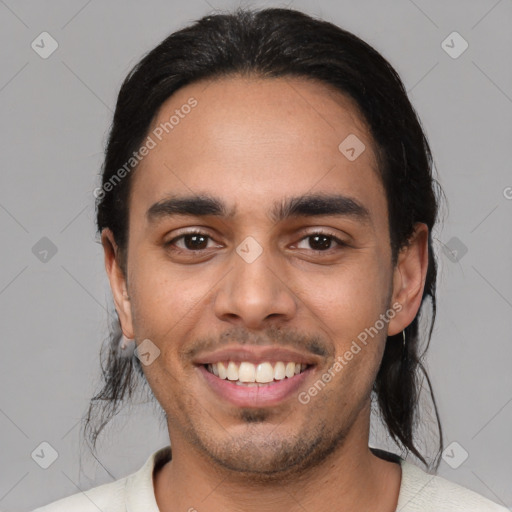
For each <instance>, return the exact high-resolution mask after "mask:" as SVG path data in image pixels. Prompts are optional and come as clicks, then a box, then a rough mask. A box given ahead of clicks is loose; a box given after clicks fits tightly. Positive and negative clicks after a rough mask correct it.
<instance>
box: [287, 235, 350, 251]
mask: <svg viewBox="0 0 512 512" xmlns="http://www.w3.org/2000/svg"><path fill="white" fill-rule="evenodd" d="M303 242H306V244H307V245H308V247H300V244H301V243H303ZM333 243H334V244H336V245H338V246H344V245H345V244H344V243H343V242H342V241H341V240H340V239H339V238H337V237H335V236H333V235H331V234H328V233H321V232H319V233H312V234H310V235H308V236H305V237H304V238H303V239H302V240H301V241H300V242H299V244H298V245H297V247H298V248H299V249H312V250H313V251H319V252H324V251H328V250H330V249H332V248H333Z"/></svg>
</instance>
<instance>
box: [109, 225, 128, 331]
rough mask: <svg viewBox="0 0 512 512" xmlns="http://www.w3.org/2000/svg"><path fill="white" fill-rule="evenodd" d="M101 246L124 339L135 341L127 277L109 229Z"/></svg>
mask: <svg viewBox="0 0 512 512" xmlns="http://www.w3.org/2000/svg"><path fill="white" fill-rule="evenodd" d="M101 245H102V246H103V251H104V254H105V269H106V271H107V275H108V280H109V281H110V288H111V289H112V295H113V297H114V304H115V307H116V311H117V314H118V316H119V320H120V322H121V329H122V331H123V335H124V337H125V338H127V339H129V340H131V339H134V335H133V323H132V312H131V304H130V297H129V296H128V288H127V283H126V276H125V275H124V272H123V270H122V269H121V267H120V265H119V249H118V247H117V244H116V242H115V240H114V235H113V233H112V231H111V230H110V229H108V228H104V229H103V230H102V232H101Z"/></svg>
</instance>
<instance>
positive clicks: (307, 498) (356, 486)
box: [154, 417, 401, 512]
mask: <svg viewBox="0 0 512 512" xmlns="http://www.w3.org/2000/svg"><path fill="white" fill-rule="evenodd" d="M368 431H369V417H368V423H367V428H366V429H363V431H361V430H359V429H358V428H357V426H356V425H355V424H354V428H352V429H351V431H350V432H349V434H348V435H347V437H346V438H345V439H344V441H343V443H342V444H341V446H339V447H337V449H336V450H335V451H334V452H333V453H331V454H330V455H329V456H328V457H326V458H325V459H324V460H323V461H322V462H321V463H320V464H317V465H316V466H315V467H311V468H308V469H307V470H304V471H302V472H301V473H300V474H297V473H293V472H291V471H290V473H288V474H287V475H284V474H276V475H275V478H272V479H269V480H267V481H266V482H265V483H263V482H261V481H258V480H257V479H254V478H251V476H250V475H247V474H241V473H235V472H232V471H229V470H226V469H225V468H217V467H215V465H214V464H213V463H212V461H210V460H207V459H206V458H205V456H204V455H202V454H198V453H197V451H196V450H195V449H194V447H191V446H188V445H187V443H186V441H185V440H184V439H182V438H178V439H173V437H175V436H173V437H171V439H173V441H172V446H173V451H172V460H171V461H169V462H168V463H167V464H165V465H164V466H163V467H162V468H161V469H160V470H159V471H158V472H157V473H155V475H154V485H155V495H156V500H157V503H158V506H159V509H160V510H161V511H162V512H171V511H174V510H190V511H193V510H208V512H217V511H219V512H220V511H221V510H222V511H224V510H231V511H244V512H277V511H281V510H283V509H285V510H287V511H289V512H299V511H300V512H303V511H304V510H322V509H324V510H325V509H327V508H328V507H331V506H332V504H333V503H336V510H339V511H359V510H360V511H363V510H372V511H374V512H394V511H395V510H396V504H397V501H398V495H399V489H400V480H401V469H400V466H399V465H398V464H396V463H394V462H388V461H385V460H383V459H380V458H379V457H377V456H375V455H374V454H373V453H372V452H371V451H370V449H369V447H368Z"/></svg>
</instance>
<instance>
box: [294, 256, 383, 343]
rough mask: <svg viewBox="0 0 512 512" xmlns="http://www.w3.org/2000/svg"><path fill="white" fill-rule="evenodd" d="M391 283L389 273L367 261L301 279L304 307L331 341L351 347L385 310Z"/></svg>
mask: <svg viewBox="0 0 512 512" xmlns="http://www.w3.org/2000/svg"><path fill="white" fill-rule="evenodd" d="M390 279H391V277H390V275H389V274H388V272H384V271H383V269H381V268H379V265H377V264H375V263H373V264H370V263H369V262H368V261H367V260H366V262H365V263H361V264H360V265H352V266H347V267H345V268H343V269H341V268H340V270H339V271H338V272H336V273H330V274H329V275H324V276H322V275H315V276H314V277H313V276H311V277H306V278H304V281H303V284H302V287H303V290H304V291H303V294H304V297H305V300H304V301H303V303H304V306H305V307H306V308H307V309H310V310H311V311H310V312H311V313H312V314H313V317H314V318H317V319H318V320H319V321H320V324H321V326H322V327H324V328H326V329H327V330H328V331H329V334H330V336H331V338H333V339H334V340H336V341H337V343H338V342H340V343H342V344H346V343H347V342H348V343H349V344H350V341H351V340H352V339H355V338H357V336H358V335H359V333H360V332H362V331H364V329H365V328H368V327H370V326H372V325H374V323H375V321H376V320H377V319H378V318H379V315H380V314H381V313H384V311H385V310H386V308H387V301H388V296H389V290H390Z"/></svg>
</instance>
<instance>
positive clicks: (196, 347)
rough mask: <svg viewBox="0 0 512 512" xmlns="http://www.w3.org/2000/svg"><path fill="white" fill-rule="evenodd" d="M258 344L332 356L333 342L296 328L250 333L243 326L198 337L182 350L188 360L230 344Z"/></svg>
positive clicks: (183, 355) (268, 329) (276, 328)
mask: <svg viewBox="0 0 512 512" xmlns="http://www.w3.org/2000/svg"><path fill="white" fill-rule="evenodd" d="M235 343H236V344H238V345H260V346H277V347H287V348H295V349H298V350H300V351H305V352H309V353H311V354H314V355H317V356H321V357H329V356H332V357H334V346H333V344H332V343H331V342H330V341H329V340H327V339H325V338H324V337H322V336H320V335H318V334H313V335H311V334H305V333H303V332H299V331H297V330H290V329H287V330H283V329H281V328H279V327H275V326H270V327H268V328H266V329H265V330H264V331H263V332H259V333H251V332H250V331H248V330H247V329H245V328H244V327H241V326H238V327H233V328H231V329H229V330H227V331H224V332H223V333H221V334H220V335H219V336H218V337H212V336H207V337H204V338H199V339H198V340H196V341H195V342H194V343H193V344H190V345H188V347H187V348H186V349H185V350H184V351H183V352H182V357H183V358H184V359H185V360H190V359H191V358H193V357H195V356H196V355H197V354H199V353H201V352H206V351H208V352H209V351H213V350H216V349H220V348H222V347H223V346H226V345H230V344H235Z"/></svg>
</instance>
